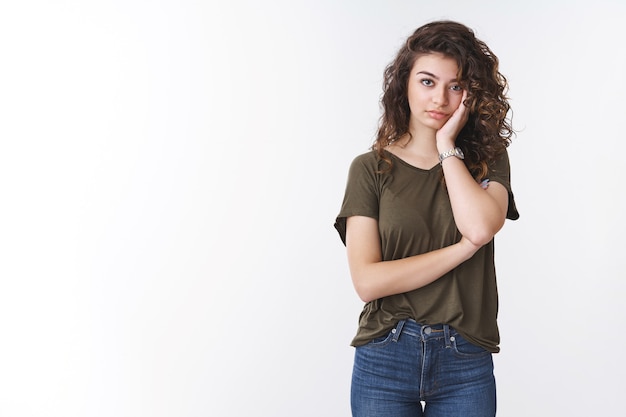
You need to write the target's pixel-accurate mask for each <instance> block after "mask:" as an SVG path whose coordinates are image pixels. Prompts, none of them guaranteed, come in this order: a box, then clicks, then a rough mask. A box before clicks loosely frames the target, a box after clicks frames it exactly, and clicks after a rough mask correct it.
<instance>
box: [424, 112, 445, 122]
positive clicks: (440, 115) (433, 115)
mask: <svg viewBox="0 0 626 417" xmlns="http://www.w3.org/2000/svg"><path fill="white" fill-rule="evenodd" d="M426 113H428V115H429V116H430V117H431V118H433V119H435V120H441V119H444V118H446V117H448V113H442V112H440V111H436V110H429V111H427V112H426Z"/></svg>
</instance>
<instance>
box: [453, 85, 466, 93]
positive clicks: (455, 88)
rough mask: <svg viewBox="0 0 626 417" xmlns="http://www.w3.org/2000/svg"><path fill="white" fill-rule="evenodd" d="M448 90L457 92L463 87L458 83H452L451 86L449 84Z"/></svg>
mask: <svg viewBox="0 0 626 417" xmlns="http://www.w3.org/2000/svg"><path fill="white" fill-rule="evenodd" d="M450 90H452V91H457V92H461V91H463V87H461V86H460V85H458V84H455V85H453V86H451V87H450Z"/></svg>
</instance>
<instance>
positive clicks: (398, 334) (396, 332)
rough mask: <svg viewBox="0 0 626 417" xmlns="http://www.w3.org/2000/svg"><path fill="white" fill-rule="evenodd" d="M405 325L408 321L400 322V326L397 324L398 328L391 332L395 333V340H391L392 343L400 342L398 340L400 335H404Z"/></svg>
mask: <svg viewBox="0 0 626 417" xmlns="http://www.w3.org/2000/svg"><path fill="white" fill-rule="evenodd" d="M404 323H406V320H400V321H399V322H398V324H396V328H395V329H393V330H392V331H391V333H393V338H392V339H391V340H392V341H394V342H397V341H398V338H399V337H400V333H402V328H403V327H404Z"/></svg>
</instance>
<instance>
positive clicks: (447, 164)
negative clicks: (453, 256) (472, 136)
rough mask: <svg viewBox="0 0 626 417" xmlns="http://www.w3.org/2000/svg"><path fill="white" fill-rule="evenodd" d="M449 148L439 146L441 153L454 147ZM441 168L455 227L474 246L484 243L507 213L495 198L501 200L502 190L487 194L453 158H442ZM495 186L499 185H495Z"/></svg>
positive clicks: (459, 162) (461, 162) (496, 229)
mask: <svg viewBox="0 0 626 417" xmlns="http://www.w3.org/2000/svg"><path fill="white" fill-rule="evenodd" d="M448 146H449V145H443V146H442V145H439V144H438V147H439V148H440V149H439V150H440V153H442V152H444V151H446V150H448V149H450V147H453V146H454V144H452V146H450V147H448ZM442 168H443V173H444V177H445V181H446V187H447V190H448V195H449V197H450V204H451V206H452V213H453V216H454V221H455V223H456V226H457V228H458V229H459V231H460V232H461V234H462V235H463V236H465V237H466V238H468V239H469V240H470V241H471V242H473V243H474V244H477V245H479V246H482V245H484V244H486V243H487V242H489V241H490V240H491V239H492V238H493V236H494V235H495V234H496V233H497V232H498V231H499V230H500V228H502V225H503V224H504V219H505V214H506V211H505V210H503V207H502V203H501V202H500V203H499V202H498V200H497V198H496V197H498V198H500V199H502V196H501V195H502V192H503V190H502V189H501V188H500V189H498V190H490V192H486V191H485V190H484V189H483V188H482V187H481V186H480V184H478V183H477V182H476V180H475V179H474V178H473V177H472V175H471V174H470V172H469V170H468V169H467V167H466V166H465V164H464V163H463V161H462V160H460V159H458V158H456V157H449V158H446V159H444V160H443V162H442ZM496 187H501V186H500V185H499V184H498V185H497V186H496ZM491 191H493V192H491ZM494 195H495V197H494Z"/></svg>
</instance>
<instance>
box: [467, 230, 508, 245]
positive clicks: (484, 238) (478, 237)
mask: <svg viewBox="0 0 626 417" xmlns="http://www.w3.org/2000/svg"><path fill="white" fill-rule="evenodd" d="M499 229H500V228H498V229H497V230H493V229H491V228H489V227H475V228H473V229H472V230H469V231H467V233H466V234H463V236H464V237H465V238H466V239H467V240H469V241H470V242H471V243H472V244H473V245H474V246H477V247H483V246H485V245H486V244H487V243H489V242H491V241H492V240H493V237H494V236H495V235H496V233H497V232H498V230H499Z"/></svg>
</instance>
